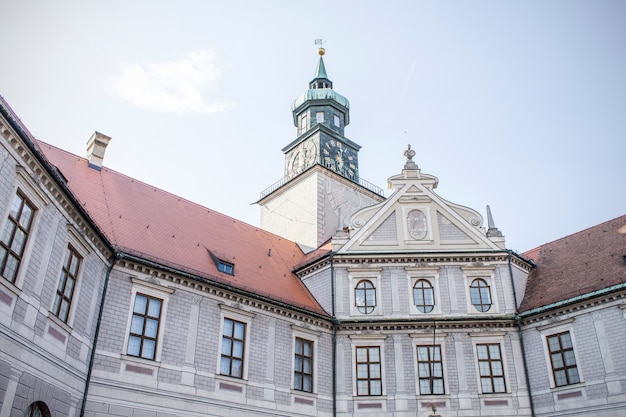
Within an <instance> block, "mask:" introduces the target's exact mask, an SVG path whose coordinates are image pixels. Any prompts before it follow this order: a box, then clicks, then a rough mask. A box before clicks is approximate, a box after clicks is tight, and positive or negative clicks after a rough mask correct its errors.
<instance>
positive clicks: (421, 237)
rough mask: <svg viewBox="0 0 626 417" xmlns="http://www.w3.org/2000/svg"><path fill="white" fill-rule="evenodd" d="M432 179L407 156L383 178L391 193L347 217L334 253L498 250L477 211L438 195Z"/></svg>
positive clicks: (499, 242)
mask: <svg viewBox="0 0 626 417" xmlns="http://www.w3.org/2000/svg"><path fill="white" fill-rule="evenodd" d="M409 151H410V148H409ZM405 154H406V153H405ZM437 183H438V179H437V178H436V177H434V176H432V175H429V174H423V173H422V172H421V170H420V169H419V168H418V167H417V165H416V164H415V163H413V161H412V160H411V158H409V157H408V156H407V163H406V165H405V166H404V169H403V170H402V173H401V174H400V175H396V176H394V177H391V178H390V179H389V185H390V187H392V188H393V189H394V190H395V191H394V193H393V195H392V196H391V197H389V198H388V199H387V200H386V201H383V202H381V203H379V204H376V205H374V206H371V207H368V208H365V209H363V210H360V211H358V212H356V213H355V214H354V215H353V216H352V217H351V219H350V237H349V239H348V240H347V241H346V242H345V243H344V244H343V245H342V247H341V249H339V250H338V252H339V253H350V252H407V251H411V252H414V251H424V252H451V251H460V250H501V249H504V238H503V237H501V236H495V237H488V236H487V233H486V230H485V228H483V227H482V225H483V217H482V216H481V215H480V213H478V212H477V211H476V210H473V209H471V208H468V207H464V206H461V205H458V204H454V203H451V202H449V201H446V200H444V199H443V198H441V197H440V196H438V195H437V194H436V193H435V192H434V191H433V190H434V189H435V188H436V187H437Z"/></svg>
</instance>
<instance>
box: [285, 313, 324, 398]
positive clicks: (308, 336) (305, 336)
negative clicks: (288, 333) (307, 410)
mask: <svg viewBox="0 0 626 417" xmlns="http://www.w3.org/2000/svg"><path fill="white" fill-rule="evenodd" d="M291 329H292V352H291V357H292V365H291V387H292V390H293V392H294V393H295V394H298V395H316V394H317V380H318V373H317V363H318V362H319V360H318V358H319V356H318V350H317V347H318V343H319V338H320V335H321V333H320V332H316V331H313V330H311V329H306V328H304V327H300V326H297V325H295V324H292V325H291ZM297 339H302V340H306V341H309V342H311V343H312V344H313V345H312V349H313V350H312V354H313V361H312V362H313V363H312V384H311V386H312V390H311V391H304V390H299V389H296V388H295V386H296V381H295V378H296V375H295V372H296V340H297Z"/></svg>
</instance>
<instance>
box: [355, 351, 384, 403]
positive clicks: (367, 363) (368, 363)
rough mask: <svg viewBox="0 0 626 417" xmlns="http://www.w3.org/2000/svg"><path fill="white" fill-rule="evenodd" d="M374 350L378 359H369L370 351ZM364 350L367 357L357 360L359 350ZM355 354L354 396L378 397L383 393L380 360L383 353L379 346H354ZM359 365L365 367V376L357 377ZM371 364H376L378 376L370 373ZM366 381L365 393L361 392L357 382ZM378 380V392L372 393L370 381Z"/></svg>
mask: <svg viewBox="0 0 626 417" xmlns="http://www.w3.org/2000/svg"><path fill="white" fill-rule="evenodd" d="M373 350H375V351H376V352H378V353H377V355H378V361H376V360H374V359H372V360H370V353H371V352H372V351H373ZM360 351H365V353H366V357H367V359H366V360H365V361H359V352H360ZM354 352H355V355H354V365H355V371H356V378H355V382H356V396H357V397H380V396H381V395H383V374H382V362H383V355H382V352H381V349H380V346H376V345H373V346H356V347H355V350H354ZM359 365H364V366H365V367H366V369H367V371H366V372H367V376H366V377H365V378H362V377H359V368H360V366H359ZM372 366H377V368H378V378H376V377H374V376H372V375H371V373H372ZM361 381H366V382H367V394H361V393H360V392H359V389H360V384H359V382H361ZM376 381H378V382H379V384H380V393H377V394H372V383H373V382H376Z"/></svg>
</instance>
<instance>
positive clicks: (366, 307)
mask: <svg viewBox="0 0 626 417" xmlns="http://www.w3.org/2000/svg"><path fill="white" fill-rule="evenodd" d="M361 284H363V285H362V286H361ZM368 286H371V287H368ZM353 291H354V307H355V308H356V310H357V311H358V312H359V313H361V314H367V315H370V314H372V313H373V312H374V311H375V310H376V307H377V306H378V300H377V299H376V286H375V285H374V283H373V282H372V280H370V279H367V278H364V279H361V280H359V281H358V282H357V283H356V285H355V286H354V290H353ZM360 293H362V297H359V294H360ZM368 294H369V295H368ZM372 297H373V298H374V304H372V305H370V304H368V301H371V300H370V298H372ZM360 298H362V299H363V302H364V304H362V305H360V304H359V299H360Z"/></svg>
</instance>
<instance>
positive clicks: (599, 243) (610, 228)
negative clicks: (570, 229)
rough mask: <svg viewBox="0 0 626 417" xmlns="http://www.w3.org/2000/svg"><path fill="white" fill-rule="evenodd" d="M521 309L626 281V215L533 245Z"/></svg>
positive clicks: (535, 306) (526, 255) (526, 256)
mask: <svg viewBox="0 0 626 417" xmlns="http://www.w3.org/2000/svg"><path fill="white" fill-rule="evenodd" d="M522 256H524V257H525V258H527V259H532V260H533V261H534V262H535V264H536V267H535V268H534V269H533V270H532V271H531V273H530V275H529V277H528V284H527V286H526V292H525V294H524V299H523V300H522V304H521V306H520V311H522V312H523V311H528V310H532V309H534V308H537V307H543V306H547V305H550V304H552V303H555V302H558V301H563V300H567V299H570V298H572V297H576V296H579V295H583V294H589V293H592V292H594V291H598V290H601V289H605V288H608V287H611V286H614V285H617V284H624V283H626V263H625V258H624V257H625V256H626V215H624V216H621V217H618V218H616V219H613V220H610V221H608V222H605V223H601V224H599V225H597V226H594V227H591V228H589V229H586V230H582V231H580V232H578V233H574V234H573V235H569V236H566V237H564V238H561V239H559V240H555V241H554V242H550V243H547V244H545V245H542V246H540V247H538V248H535V249H532V250H530V251H528V252H526V253H524V254H523V255H522Z"/></svg>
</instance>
